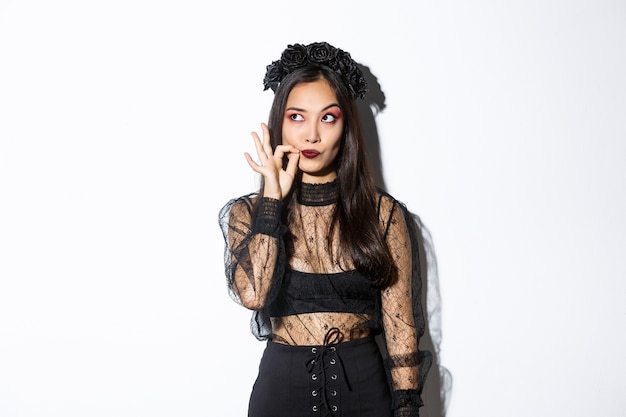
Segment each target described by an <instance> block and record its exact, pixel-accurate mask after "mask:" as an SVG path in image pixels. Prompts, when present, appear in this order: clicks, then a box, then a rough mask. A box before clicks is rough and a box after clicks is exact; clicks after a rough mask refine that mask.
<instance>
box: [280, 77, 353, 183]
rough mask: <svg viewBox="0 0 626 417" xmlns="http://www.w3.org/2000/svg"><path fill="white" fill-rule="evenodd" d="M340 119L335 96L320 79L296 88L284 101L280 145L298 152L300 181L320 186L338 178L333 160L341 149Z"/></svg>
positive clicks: (339, 110) (341, 124) (324, 81)
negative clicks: (300, 172) (281, 141)
mask: <svg viewBox="0 0 626 417" xmlns="http://www.w3.org/2000/svg"><path fill="white" fill-rule="evenodd" d="M342 135H343V115H342V113H341V109H340V108H339V105H338V103H337V96H336V95H335V93H334V92H333V90H332V88H331V87H330V85H329V84H328V81H326V80H324V79H321V80H317V81H314V82H310V83H302V84H298V85H296V86H295V87H294V88H293V89H292V90H291V92H290V93H289V97H288V98H287V105H286V106H285V113H284V120H283V144H284V145H291V146H293V147H295V148H297V149H298V150H299V151H300V161H299V164H298V167H299V168H300V170H301V171H302V181H303V182H308V183H323V182H328V181H332V180H334V179H335V178H336V177H337V173H336V170H335V159H336V158H337V155H338V153H339V148H340V146H341V138H342Z"/></svg>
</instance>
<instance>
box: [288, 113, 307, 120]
mask: <svg viewBox="0 0 626 417" xmlns="http://www.w3.org/2000/svg"><path fill="white" fill-rule="evenodd" d="M289 118H290V119H291V120H294V121H296V122H301V121H302V120H304V117H302V115H301V114H298V113H294V114H292V115H290V116H289Z"/></svg>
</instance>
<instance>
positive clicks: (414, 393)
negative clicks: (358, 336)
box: [380, 196, 432, 417]
mask: <svg viewBox="0 0 626 417" xmlns="http://www.w3.org/2000/svg"><path fill="white" fill-rule="evenodd" d="M380 213H381V221H382V223H383V227H384V228H385V237H386V241H387V245H388V246H389V250H390V251H391V254H392V256H393V258H394V260H395V263H396V268H397V271H398V279H397V281H396V282H395V283H394V284H392V285H391V286H389V287H387V288H385V289H384V290H383V291H382V293H381V310H382V322H383V327H384V333H383V337H384V340H385V346H386V349H387V354H388V357H387V359H386V361H385V364H386V367H387V372H388V375H389V378H390V385H391V388H392V393H393V409H394V416H395V417H415V416H418V415H419V411H418V410H419V407H421V406H422V405H423V403H422V400H421V392H422V388H423V383H424V380H425V378H426V374H427V372H428V369H429V368H430V365H431V362H432V359H431V356H430V352H426V351H420V350H419V339H420V337H421V336H422V335H423V334H424V330H425V321H424V315H423V309H422V305H421V278H420V265H419V254H418V242H417V230H416V225H415V223H414V222H413V219H412V217H411V216H410V214H409V213H408V211H407V210H406V208H405V207H404V206H403V205H401V204H400V203H398V202H397V201H395V200H393V199H392V198H391V197H389V196H387V198H384V197H383V200H382V201H381V207H380Z"/></svg>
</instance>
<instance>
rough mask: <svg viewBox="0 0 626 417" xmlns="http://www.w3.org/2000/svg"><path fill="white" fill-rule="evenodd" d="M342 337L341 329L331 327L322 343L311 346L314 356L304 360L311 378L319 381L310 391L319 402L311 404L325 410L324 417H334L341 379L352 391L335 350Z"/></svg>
mask: <svg viewBox="0 0 626 417" xmlns="http://www.w3.org/2000/svg"><path fill="white" fill-rule="evenodd" d="M342 339H343V335H342V334H341V331H340V330H339V329H338V328H336V327H333V328H331V329H330V330H328V332H326V336H324V344H323V345H322V346H316V347H312V348H311V353H313V354H314V355H315V356H313V358H311V359H309V360H308V361H307V362H306V367H307V370H308V371H309V373H310V374H311V379H312V380H313V381H318V382H319V386H318V387H317V388H315V389H314V390H313V391H312V392H311V395H312V396H313V397H316V398H318V399H319V403H317V404H314V405H313V411H315V412H317V411H319V412H320V413H321V412H325V414H323V416H325V417H328V416H330V417H334V416H335V414H334V413H335V412H337V411H338V410H339V406H338V395H339V392H338V390H339V388H340V387H339V383H340V382H341V381H343V383H344V384H345V386H346V387H347V388H348V391H352V388H351V387H350V383H349V382H348V378H347V376H346V373H345V370H344V367H343V362H342V361H341V357H340V356H339V353H338V352H337V344H338V343H340V342H341V340H342ZM320 415H322V414H320Z"/></svg>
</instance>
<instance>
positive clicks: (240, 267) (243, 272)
mask: <svg viewBox="0 0 626 417" xmlns="http://www.w3.org/2000/svg"><path fill="white" fill-rule="evenodd" d="M254 198H255V195H254V194H251V195H248V196H244V197H241V198H238V199H234V200H231V201H229V202H228V203H227V204H226V205H225V206H224V207H223V208H222V209H221V210H220V213H219V223H220V227H221V229H222V233H223V235H224V240H225V250H224V265H225V272H226V280H227V285H228V290H229V294H230V296H231V297H232V298H233V299H234V300H235V301H236V302H238V303H239V304H241V305H243V306H244V307H246V308H249V309H251V310H254V313H253V316H252V322H251V330H252V333H253V334H254V335H255V336H256V337H257V338H258V339H259V340H264V339H266V338H267V337H269V335H270V334H271V326H270V323H269V318H268V317H267V316H266V314H265V313H264V311H263V310H264V307H265V306H266V305H267V304H268V303H269V302H271V300H272V299H273V298H274V297H275V294H276V293H277V289H278V288H279V286H280V282H279V281H280V279H281V278H282V276H283V271H284V265H285V261H284V259H283V258H284V253H285V251H284V247H283V239H282V235H283V234H284V231H285V228H284V227H283V226H282V225H281V221H280V213H281V208H282V202H281V201H279V200H274V199H271V198H265V197H263V198H262V199H261V201H260V204H259V207H258V208H257V209H256V210H255V208H254V204H253V201H254Z"/></svg>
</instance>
